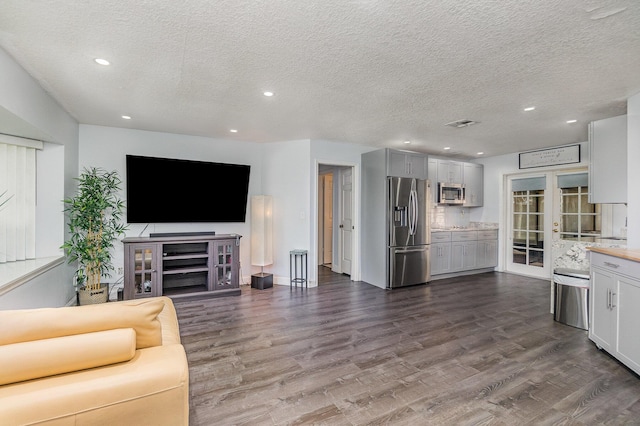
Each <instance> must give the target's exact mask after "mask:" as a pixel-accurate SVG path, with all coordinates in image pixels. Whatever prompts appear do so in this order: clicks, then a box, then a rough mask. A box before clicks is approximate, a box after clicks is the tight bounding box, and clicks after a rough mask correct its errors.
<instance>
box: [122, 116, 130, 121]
mask: <svg viewBox="0 0 640 426" xmlns="http://www.w3.org/2000/svg"><path fill="white" fill-rule="evenodd" d="M122 118H124V119H125V120H131V116H129V115H123V116H122Z"/></svg>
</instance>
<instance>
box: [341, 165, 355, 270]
mask: <svg viewBox="0 0 640 426" xmlns="http://www.w3.org/2000/svg"><path fill="white" fill-rule="evenodd" d="M352 238H353V169H352V168H350V167H349V168H345V169H343V170H342V171H341V172H340V269H341V271H340V272H342V273H343V274H347V275H351V258H352V255H353V242H352Z"/></svg>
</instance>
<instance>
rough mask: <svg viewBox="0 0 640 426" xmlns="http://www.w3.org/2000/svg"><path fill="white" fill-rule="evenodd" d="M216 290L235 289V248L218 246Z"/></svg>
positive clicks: (226, 245) (227, 245)
mask: <svg viewBox="0 0 640 426" xmlns="http://www.w3.org/2000/svg"><path fill="white" fill-rule="evenodd" d="M216 262H217V265H216V269H217V277H216V289H217V290H220V289H224V288H233V285H232V282H233V281H232V279H231V274H232V271H233V246H232V245H231V244H218V245H217V246H216Z"/></svg>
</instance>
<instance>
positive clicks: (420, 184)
mask: <svg viewBox="0 0 640 426" xmlns="http://www.w3.org/2000/svg"><path fill="white" fill-rule="evenodd" d="M387 185H388V187H387V194H388V197H389V199H388V200H387V201H388V202H387V231H388V236H387V252H388V261H387V271H388V274H389V275H388V281H387V283H388V286H389V287H390V288H397V287H404V286H409V285H414V284H421V283H426V282H427V281H429V279H430V278H431V266H430V263H429V248H430V246H429V245H430V243H431V229H430V222H431V218H430V217H429V200H430V198H431V185H430V183H429V181H428V180H421V179H415V178H401V177H388V178H387Z"/></svg>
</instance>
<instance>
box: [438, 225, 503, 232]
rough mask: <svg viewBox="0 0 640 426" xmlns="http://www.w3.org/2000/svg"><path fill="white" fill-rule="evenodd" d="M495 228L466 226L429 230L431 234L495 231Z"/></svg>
mask: <svg viewBox="0 0 640 426" xmlns="http://www.w3.org/2000/svg"><path fill="white" fill-rule="evenodd" d="M497 229H498V227H497V226H482V227H475V226H467V227H466V228H460V227H451V228H431V232H458V231H495V230H497Z"/></svg>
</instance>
